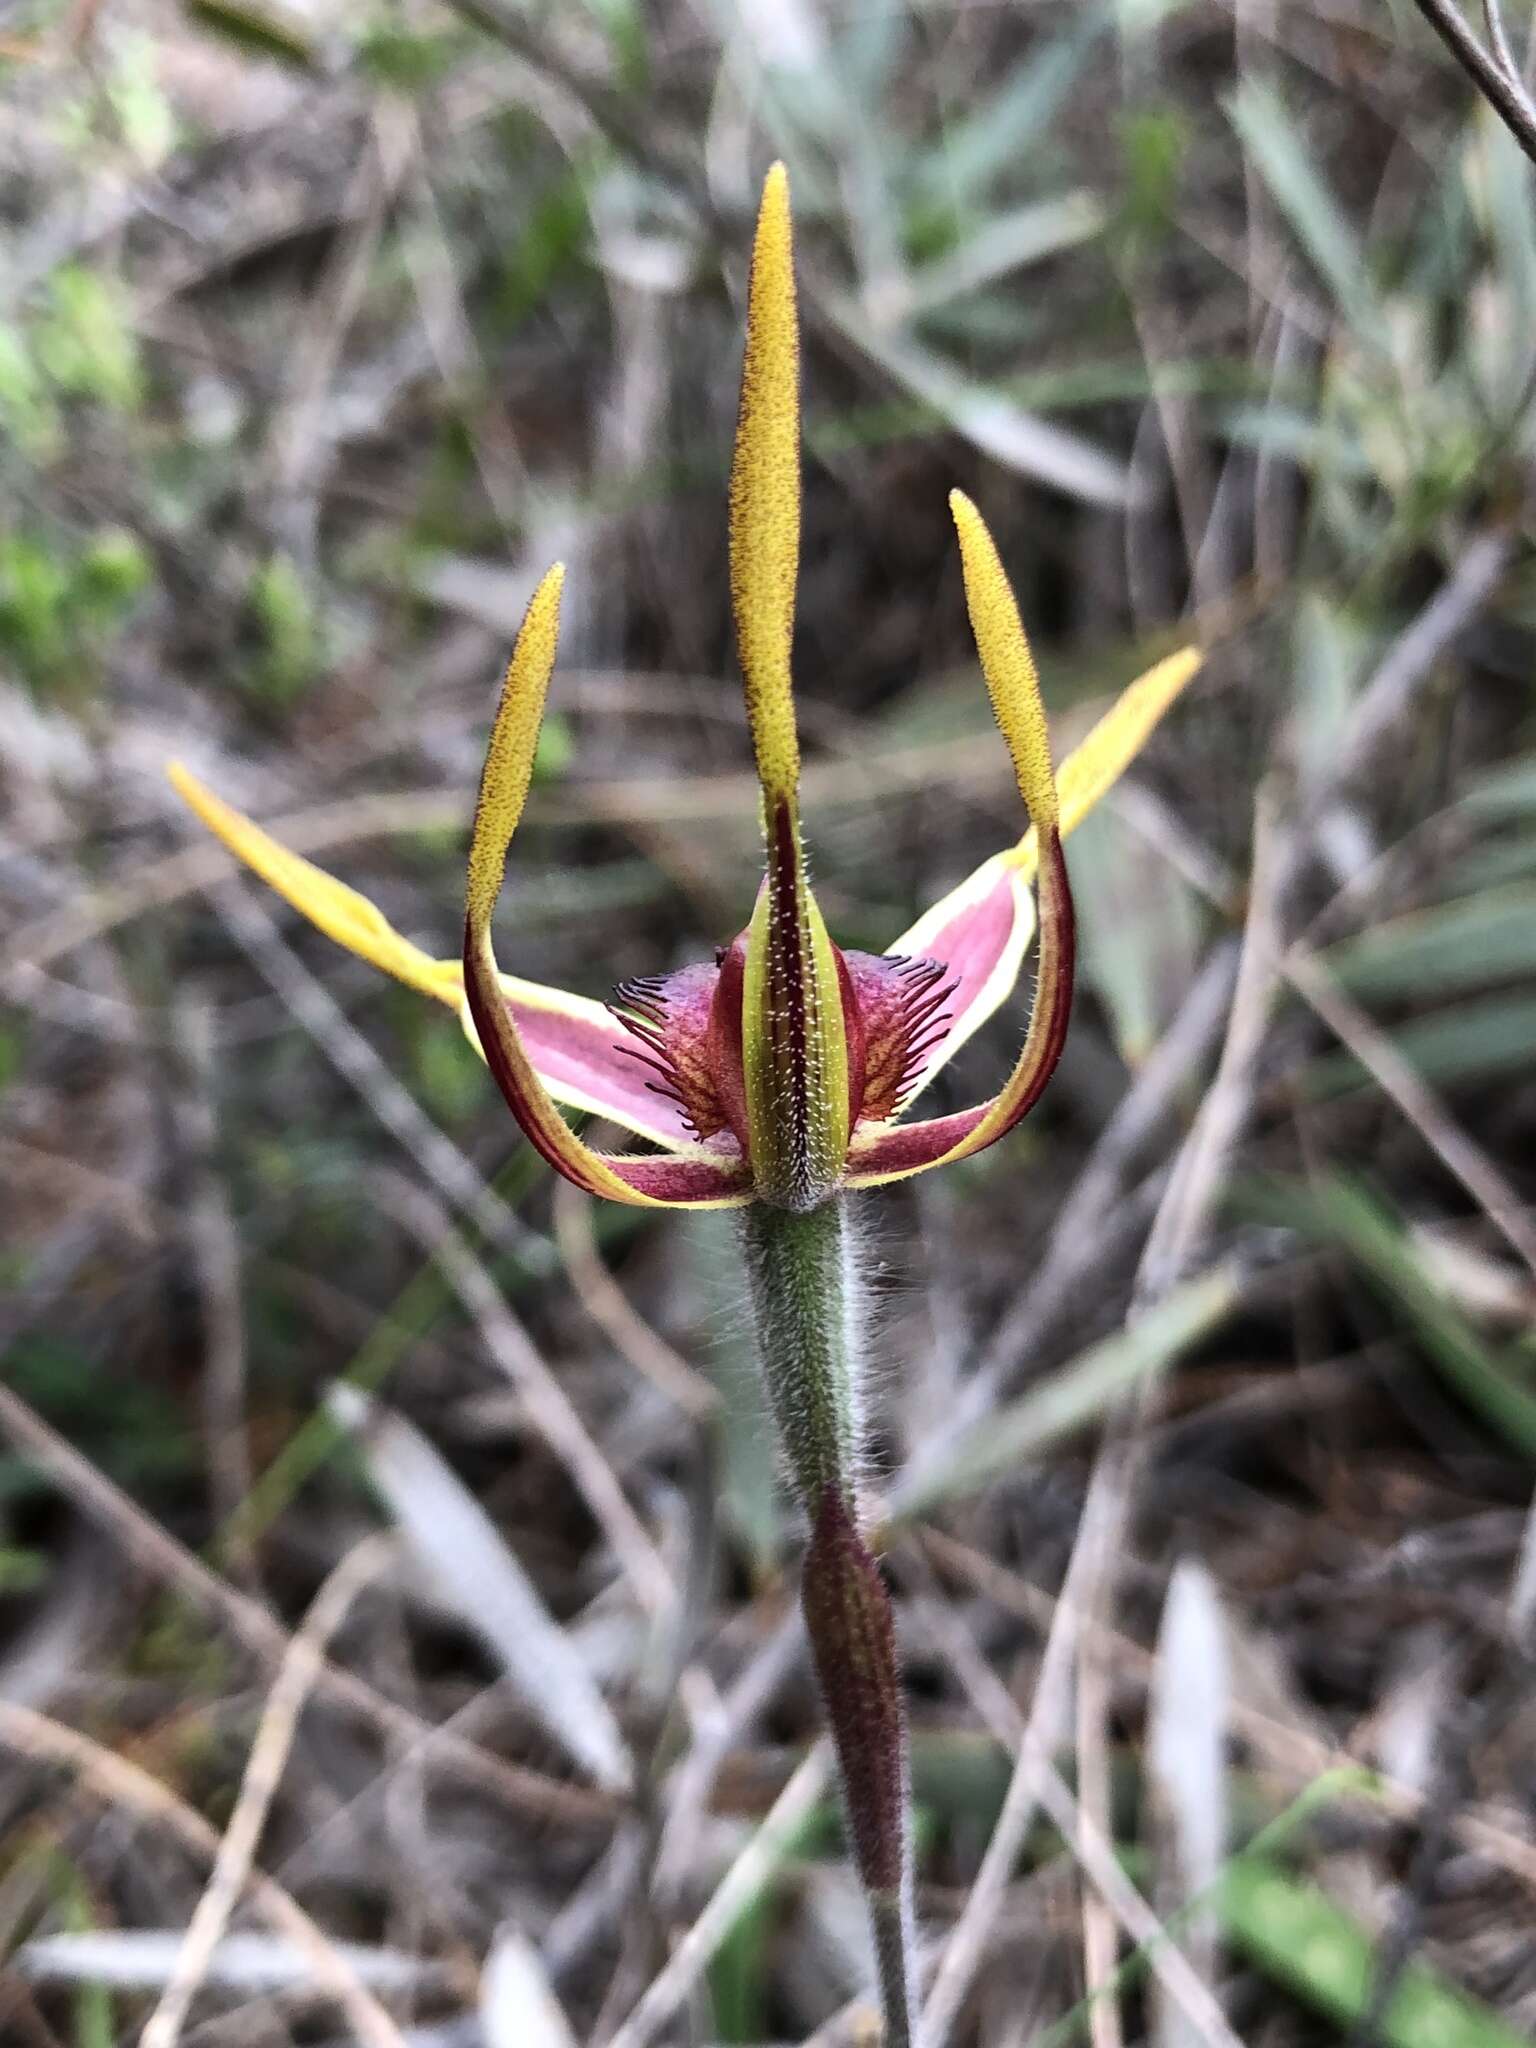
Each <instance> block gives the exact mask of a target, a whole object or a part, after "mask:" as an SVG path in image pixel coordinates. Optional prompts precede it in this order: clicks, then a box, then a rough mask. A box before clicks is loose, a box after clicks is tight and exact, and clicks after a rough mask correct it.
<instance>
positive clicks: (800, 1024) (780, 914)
mask: <svg viewBox="0 0 1536 2048" xmlns="http://www.w3.org/2000/svg"><path fill="white" fill-rule="evenodd" d="M764 822H765V826H766V833H767V842H768V845H767V851H768V871H767V877H766V881H765V884H764V887H763V891H762V893H761V895H760V896H759V898H758V901H757V908H756V910H755V911H754V912H753V915H752V923H751V925H750V926H749V928H748V932H747V957H746V968H745V976H744V987H743V999H742V1055H743V1067H744V1071H745V1079H746V1095H747V1123H748V1132H749V1146H748V1149H749V1151H750V1154H751V1165H752V1179H753V1185H754V1186H755V1188H756V1190H757V1194H758V1198H759V1199H760V1200H761V1201H764V1202H767V1203H770V1204H772V1205H773V1206H774V1207H775V1208H780V1209H788V1210H791V1211H793V1212H795V1213H796V1214H804V1213H805V1212H806V1211H808V1210H811V1209H814V1208H816V1207H817V1206H818V1204H820V1203H822V1202H825V1201H826V1200H827V1199H828V1198H829V1196H831V1194H832V1193H833V1191H834V1190H835V1188H836V1186H837V1183H838V1179H839V1176H840V1175H841V1173H842V1170H843V1162H844V1160H845V1159H846V1157H847V1154H848V1135H849V1128H848V1127H849V1091H848V1033H847V1025H846V1022H845V1020H844V1016H843V996H842V983H841V978H840V976H839V974H838V965H837V955H836V952H835V951H834V949H833V946H832V941H831V939H830V938H829V936H828V934H827V928H826V924H825V922H824V920H823V918H822V915H821V911H820V910H819V908H818V907H817V904H816V899H815V897H814V896H813V895H812V894H811V890H810V884H809V882H808V881H807V879H806V874H805V857H804V854H803V852H802V850H801V845H800V826H799V819H798V817H797V815H796V811H795V807H794V805H793V804H792V803H791V802H789V801H788V800H787V799H786V800H783V801H780V802H777V803H773V804H770V805H769V806H768V807H767V815H766V818H765V821H764Z"/></svg>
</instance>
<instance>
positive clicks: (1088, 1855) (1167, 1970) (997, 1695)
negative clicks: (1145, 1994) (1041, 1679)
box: [920, 1602, 1240, 2048]
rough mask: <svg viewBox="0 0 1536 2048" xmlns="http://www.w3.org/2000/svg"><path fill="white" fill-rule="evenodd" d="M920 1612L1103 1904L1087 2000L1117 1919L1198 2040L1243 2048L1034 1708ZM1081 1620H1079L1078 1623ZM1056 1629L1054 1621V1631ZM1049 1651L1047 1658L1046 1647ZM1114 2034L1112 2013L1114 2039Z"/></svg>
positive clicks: (968, 1643) (951, 1623)
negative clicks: (1103, 1941)
mask: <svg viewBox="0 0 1536 2048" xmlns="http://www.w3.org/2000/svg"><path fill="white" fill-rule="evenodd" d="M1061 1606H1062V1603H1058V1605H1057V1609H1056V1615H1057V1616H1058V1617H1059V1616H1060V1613H1061ZM920 1611H921V1613H922V1615H923V1618H924V1619H925V1621H926V1622H927V1623H928V1625H929V1627H930V1630H931V1631H932V1632H933V1633H934V1634H935V1636H936V1638H937V1640H938V1641H939V1642H940V1643H941V1644H942V1646H943V1648H944V1650H945V1652H946V1654H947V1656H948V1658H949V1661H950V1663H951V1666H952V1668H953V1670H954V1672H955V1675H956V1677H957V1678H958V1679H959V1681H960V1683H961V1684H962V1685H963V1686H964V1688H965V1690H966V1693H967V1694H968V1696H969V1697H970V1699H971V1702H972V1704H973V1706H974V1707H975V1708H976V1711H977V1713H978V1714H979V1715H980V1717H981V1719H982V1720H983V1721H985V1722H986V1723H987V1725H988V1726H989V1727H990V1728H991V1730H992V1733H993V1734H994V1735H995V1736H996V1737H997V1738H998V1740H999V1741H1000V1742H1003V1743H1005V1744H1007V1745H1008V1746H1009V1747H1011V1748H1013V1749H1014V1750H1015V1752H1016V1754H1017V1756H1018V1757H1019V1758H1021V1759H1022V1758H1023V1757H1024V1756H1025V1754H1026V1752H1032V1756H1031V1761H1030V1764H1029V1771H1030V1776H1031V1780H1032V1785H1031V1804H1032V1805H1033V1804H1038V1805H1039V1807H1040V1809H1041V1811H1042V1812H1044V1813H1045V1815H1046V1817H1047V1818H1048V1819H1049V1820H1050V1821H1051V1822H1052V1823H1053V1825H1054V1826H1055V1827H1056V1828H1057V1829H1058V1831H1059V1832H1060V1834H1061V1835H1062V1837H1063V1839H1064V1840H1065V1841H1066V1843H1067V1845H1068V1847H1069V1848H1070V1849H1071V1851H1072V1853H1073V1855H1074V1857H1075V1858H1076V1860H1077V1862H1078V1865H1079V1868H1080V1869H1081V1870H1082V1872H1083V1875H1084V1876H1085V1878H1086V1879H1087V1880H1088V1883H1089V1884H1090V1886H1091V1887H1092V1888H1093V1891H1094V1894H1095V1896H1096V1898H1097V1899H1098V1900H1099V1901H1100V1902H1101V1903H1102V1906H1103V1909H1104V1913H1105V1917H1106V1924H1107V1929H1108V1936H1109V1945H1108V1954H1107V1957H1106V1960H1105V1964H1104V1967H1103V1968H1102V1969H1101V1970H1100V1971H1099V1972H1098V1973H1097V1974H1096V1975H1095V1976H1094V1977H1092V1978H1090V1979H1089V1984H1088V1988H1089V1993H1090V1996H1091V1995H1092V1993H1093V1992H1094V1990H1095V1988H1096V1987H1100V1986H1103V1985H1105V1984H1107V1983H1108V1982H1109V1980H1110V1977H1111V1975H1112V1972H1113V1969H1114V1964H1115V1948H1116V1937H1115V1922H1116V1921H1118V1922H1119V1924H1120V1926H1121V1927H1123V1928H1124V1929H1125V1932H1126V1933H1127V1934H1128V1935H1129V1936H1130V1938H1131V1940H1132V1941H1134V1942H1135V1943H1137V1944H1138V1946H1139V1947H1140V1948H1141V1949H1142V1951H1143V1953H1144V1955H1145V1957H1146V1961H1147V1964H1148V1966H1149V1968H1150V1969H1151V1970H1152V1973H1153V1975H1154V1976H1155V1977H1156V1979H1157V1981H1158V1983H1159V1985H1160V1987H1161V1988H1162V1990H1163V1991H1164V1992H1165V1994H1166V1995H1167V1996H1168V1998H1169V1999H1170V2000H1171V2001H1172V2002H1173V2003H1174V2005H1175V2006H1177V2008H1178V2009H1179V2011H1180V2012H1181V2013H1183V2015H1184V2016H1185V2018H1186V2019H1188V2020H1189V2021H1190V2023H1191V2024H1192V2025H1193V2026H1194V2027H1195V2029H1196V2030H1197V2032H1198V2035H1199V2037H1200V2038H1201V2039H1203V2040H1206V2041H1208V2042H1211V2043H1214V2044H1218V2048H1240V2044H1239V2042H1238V2039H1237V2036H1236V2035H1235V2034H1234V2033H1233V2032H1232V2029H1231V2028H1230V2027H1229V2026H1228V2024H1227V2022H1226V2020H1225V2018H1224V2017H1223V2015H1222V2012H1221V2009H1220V2007H1219V2006H1218V2005H1217V2003H1216V2000H1215V1998H1214V1997H1213V1995H1212V1993H1211V1991H1210V1988H1209V1987H1208V1986H1207V1985H1206V1984H1205V1983H1203V1982H1202V1980H1201V1979H1200V1977H1199V1976H1198V1975H1197V1974H1196V1972H1195V1970H1194V1969H1193V1967H1192V1966H1191V1964H1190V1962H1189V1959H1188V1957H1187V1956H1185V1955H1184V1954H1183V1953H1182V1952H1181V1951H1180V1949H1179V1948H1178V1946H1177V1944H1176V1943H1175V1942H1174V1941H1173V1939H1172V1937H1171V1936H1170V1935H1169V1934H1168V1933H1167V1931H1166V1930H1165V1929H1164V1927H1163V1926H1162V1923H1161V1922H1160V1921H1159V1920H1158V1917H1157V1915H1156V1914H1155V1913H1154V1912H1153V1910H1152V1908H1151V1907H1150V1906H1149V1905H1148V1903H1147V1901H1146V1900H1145V1899H1144V1898H1143V1897H1142V1895H1141V1893H1140V1892H1139V1891H1138V1890H1137V1889H1136V1887H1135V1886H1134V1885H1133V1884H1132V1883H1131V1881H1130V1879H1129V1878H1127V1877H1126V1875H1125V1873H1124V1872H1123V1870H1122V1869H1121V1867H1120V1863H1119V1859H1118V1858H1117V1857H1116V1855H1115V1850H1114V1843H1113V1840H1112V1838H1111V1837H1110V1836H1109V1835H1108V1834H1107V1833H1105V1832H1104V1831H1103V1830H1102V1829H1099V1828H1096V1827H1095V1826H1094V1825H1093V1823H1092V1822H1091V1821H1089V1820H1088V1819H1087V1817H1086V1815H1085V1812H1084V1809H1083V1806H1082V1804H1081V1802H1080V1801H1079V1800H1078V1799H1076V1798H1074V1796H1073V1794H1072V1793H1071V1791H1070V1790H1069V1789H1068V1787H1067V1785H1066V1784H1065V1782H1064V1781H1063V1779H1062V1777H1061V1774H1060V1772H1059V1771H1058V1770H1057V1768H1056V1766H1055V1764H1054V1762H1053V1761H1052V1758H1051V1749H1052V1747H1053V1745H1052V1744H1051V1743H1050V1742H1049V1740H1048V1739H1047V1740H1039V1739H1037V1735H1036V1730H1035V1718H1036V1717H1035V1712H1034V1709H1033V1706H1032V1707H1031V1711H1030V1715H1029V1719H1028V1721H1026V1720H1025V1718H1024V1717H1023V1716H1022V1715H1021V1714H1020V1712H1019V1709H1018V1706H1017V1705H1016V1703H1015V1701H1014V1698H1013V1695H1012V1694H1011V1693H1010V1692H1009V1691H1008V1689H1007V1687H1006V1686H1005V1685H1004V1684H1003V1683H1002V1681H1001V1680H1000V1679H999V1678H998V1677H997V1676H996V1675H995V1673H994V1672H993V1671H992V1669H991V1667H990V1666H989V1664H988V1663H987V1660H986V1658H985V1657H984V1656H983V1654H982V1652H981V1650H980V1649H979V1648H978V1646H977V1644H976V1642H975V1639H974V1638H973V1637H972V1635H971V1634H970V1631H969V1630H968V1629H967V1627H966V1625H965V1623H964V1621H963V1620H962V1619H961V1618H960V1616H959V1615H958V1614H957V1613H956V1612H955V1611H954V1610H953V1609H952V1608H946V1607H942V1606H940V1605H939V1604H938V1603H936V1602H925V1603H923V1606H922V1608H921V1610H920ZM1083 1618H1084V1617H1079V1620H1081V1619H1083ZM1055 1626H1056V1621H1055V1619H1053V1623H1052V1628H1053V1631H1054V1629H1055ZM1074 1632H1075V1633H1077V1634H1078V1635H1079V1649H1081V1647H1082V1643H1081V1631H1080V1629H1078V1628H1077V1625H1076V1624H1074ZM1097 1633H1098V1636H1099V1640H1100V1641H1101V1642H1102V1640H1103V1634H1104V1632H1103V1631H1102V1630H1101V1631H1098V1632H1097ZM1046 1654H1047V1656H1049V1655H1050V1650H1049V1646H1048V1647H1047V1653H1046ZM1064 1675H1065V1676H1066V1677H1067V1678H1070V1670H1069V1669H1067V1670H1065V1671H1064ZM1037 1691H1038V1687H1037ZM1063 1704H1064V1701H1063ZM1016 1775H1017V1767H1016ZM994 1840H995V1835H994ZM1017 1849H1018V1844H1017V1843H1015V1844H1014V1853H1015V1855H1016V1854H1017ZM989 1854H990V1845H989ZM1085 1906H1086V1902H1085ZM1114 2004H1115V2000H1114V1999H1112V1998H1110V1997H1107V1996H1101V1997H1098V1998H1094V1999H1093V2003H1092V2005H1090V2007H1089V2019H1090V2025H1091V2024H1092V2015H1093V2012H1094V2010H1095V2009H1097V2008H1099V2007H1104V2006H1113V2005H1114ZM925 2021H926V2015H925ZM1119 2032H1120V2029H1119V2025H1118V2014H1117V2018H1116V2024H1115V2034H1116V2036H1117V2037H1118V2036H1119ZM946 2033H947V2029H946ZM945 2038H946V2034H941V2033H935V2034H933V2036H932V2040H931V2044H930V2048H942V2042H943V2041H944V2039H945Z"/></svg>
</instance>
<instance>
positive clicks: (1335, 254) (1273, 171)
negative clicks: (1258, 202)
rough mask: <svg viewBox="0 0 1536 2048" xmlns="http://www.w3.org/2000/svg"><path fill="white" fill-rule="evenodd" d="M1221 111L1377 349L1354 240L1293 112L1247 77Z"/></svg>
mask: <svg viewBox="0 0 1536 2048" xmlns="http://www.w3.org/2000/svg"><path fill="white" fill-rule="evenodd" d="M1227 114H1228V118H1229V119H1230V120H1231V122H1232V125H1233V127H1234V128H1236V130H1237V132H1238V135H1239V137H1240V139H1241V141H1242V143H1243V147H1244V148H1245V149H1246V150H1247V152H1248V154H1249V156H1250V157H1251V158H1252V160H1253V164H1254V168H1255V169H1256V170H1257V171H1258V173H1259V176H1260V177H1261V178H1262V179H1263V180H1264V182H1265V184H1266V185H1267V186H1268V187H1269V190H1270V193H1271V194H1272V196H1273V198H1274V201H1275V204H1276V205H1277V206H1278V207H1279V208H1280V211H1281V212H1282V213H1283V214H1284V215H1285V217H1286V220H1287V221H1288V222H1289V223H1290V226H1291V229H1292V231H1293V233H1294V234H1295V236H1296V239H1297V240H1298V241H1299V242H1300V244H1301V246H1302V248H1303V249H1305V251H1306V252H1307V255H1308V256H1309V257H1310V258H1311V260H1312V263H1313V265H1314V267H1315V268H1316V270H1317V271H1318V272H1319V274H1320V275H1321V276H1322V278H1323V279H1324V281H1325V282H1326V283H1327V285H1328V286H1329V288H1330V290H1331V291H1332V293H1333V296H1334V298H1335V300H1336V301H1337V303H1338V307H1339V310H1340V312H1341V313H1343V315H1344V317H1345V319H1346V320H1347V321H1348V322H1349V324H1350V326H1351V327H1352V328H1353V329H1354V330H1355V333H1356V334H1357V335H1358V336H1359V338H1360V339H1361V340H1365V341H1369V342H1371V343H1372V345H1373V346H1375V347H1377V348H1380V349H1381V350H1383V352H1384V351H1385V348H1386V327H1385V322H1384V320H1383V317H1382V312H1381V307H1380V305H1379V303H1378V301H1377V298H1376V295H1375V292H1374V290H1373V289H1372V286H1371V283H1370V280H1369V278H1368V276H1367V273H1366V268H1365V259H1364V257H1363V256H1362V254H1361V252H1360V245H1359V243H1358V242H1357V240H1356V239H1355V232H1354V229H1353V228H1352V227H1351V226H1350V224H1349V222H1348V220H1347V219H1346V218H1345V216H1344V211H1343V209H1342V207H1341V206H1340V205H1339V203H1338V201H1337V200H1336V199H1335V198H1334V196H1333V194H1332V193H1331V192H1330V191H1329V189H1328V187H1327V186H1326V185H1325V184H1324V183H1323V181H1322V178H1321V177H1320V176H1319V174H1318V171H1317V168H1316V166H1315V164H1314V162H1313V160H1312V159H1311V158H1310V157H1309V156H1308V154H1307V152H1306V148H1305V146H1304V144H1303V141H1302V130H1301V124H1300V122H1299V121H1298V120H1297V117H1296V115H1295V114H1294V113H1292V112H1291V111H1290V109H1289V108H1288V107H1287V106H1286V105H1285V103H1284V101H1283V100H1282V99H1281V98H1280V96H1279V94H1278V93H1276V92H1275V91H1273V89H1272V88H1271V87H1269V86H1267V85H1260V84H1258V83H1257V82H1255V81H1253V80H1250V81H1249V82H1248V83H1247V84H1245V85H1243V86H1241V87H1239V89H1238V90H1237V92H1235V93H1234V94H1233V95H1232V96H1231V98H1230V99H1229V100H1228V102H1227Z"/></svg>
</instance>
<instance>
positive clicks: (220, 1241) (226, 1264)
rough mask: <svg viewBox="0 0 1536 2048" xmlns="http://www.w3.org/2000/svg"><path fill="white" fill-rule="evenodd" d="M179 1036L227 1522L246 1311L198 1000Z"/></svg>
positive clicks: (196, 1251)
mask: <svg viewBox="0 0 1536 2048" xmlns="http://www.w3.org/2000/svg"><path fill="white" fill-rule="evenodd" d="M175 1026H176V1028H175V1037H176V1042H177V1044H178V1045H179V1046H180V1047H181V1048H182V1049H183V1053H184V1057H185V1064H186V1067H187V1069H188V1076H189V1079H190V1081H191V1087H190V1088H189V1089H188V1090H187V1091H186V1093H185V1095H184V1096H183V1098H182V1101H181V1109H180V1124H181V1130H182V1135H183V1140H184V1143H185V1145H186V1149H187V1152H188V1153H189V1155H190V1164H191V1175H190V1178H191V1189H190V1200H189V1202H188V1205H187V1215H186V1226H185V1227H186V1240H187V1247H188V1250H189V1252H190V1253H191V1257H192V1264H193V1268H194V1271H195V1272H196V1275H197V1286H198V1297H199V1304H200V1306H201V1309H202V1317H203V1340H204V1366H203V1421H204V1429H205V1432H206V1438H207V1445H208V1472H209V1478H210V1481H211V1484H212V1492H213V1495H214V1506H215V1511H216V1515H217V1519H218V1520H219V1521H220V1522H228V1521H229V1520H230V1519H231V1518H232V1517H234V1516H235V1514H236V1511H237V1509H238V1508H239V1506H240V1503H241V1502H242V1501H243V1500H244V1499H245V1498H246V1497H247V1495H248V1494H249V1493H250V1490H251V1460H250V1452H249V1448H248V1446H247V1443H246V1437H245V1373H246V1357H245V1315H244V1309H243V1304H242V1302H241V1290H240V1237H239V1233H238V1231H237V1230H236V1228H235V1220H234V1217H233V1216H232V1215H231V1213H230V1207H229V1192H228V1189H227V1188H226V1187H225V1185H224V1180H223V1176H222V1175H221V1174H220V1173H219V1171H218V1166H217V1163H216V1159H215V1151H216V1147H217V1139H218V1117H217V1110H216V1107H215V1102H214V1071H215V1056H216V1047H215V1029H216V1026H215V1021H214V1015H213V1012H212V1010H211V1009H210V1008H209V1007H208V1005H207V1004H206V1003H203V1002H201V1001H198V1000H197V999H196V998H192V997H189V998H186V999H184V1000H182V1001H180V1002H178V1003H177V1004H176V1006H175ZM231 1550H232V1554H231V1556H230V1560H229V1561H230V1565H231V1568H232V1569H233V1570H234V1571H235V1572H236V1575H237V1576H238V1577H239V1578H241V1579H242V1580H243V1581H244V1582H245V1583H246V1584H247V1585H249V1584H250V1583H251V1578H252V1573H253V1570H254V1560H253V1558H252V1556H251V1552H250V1547H249V1545H248V1544H247V1543H246V1542H245V1541H244V1540H243V1538H241V1537H240V1536H238V1535H236V1536H235V1537H234V1538H233V1539H232V1545H231Z"/></svg>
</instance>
